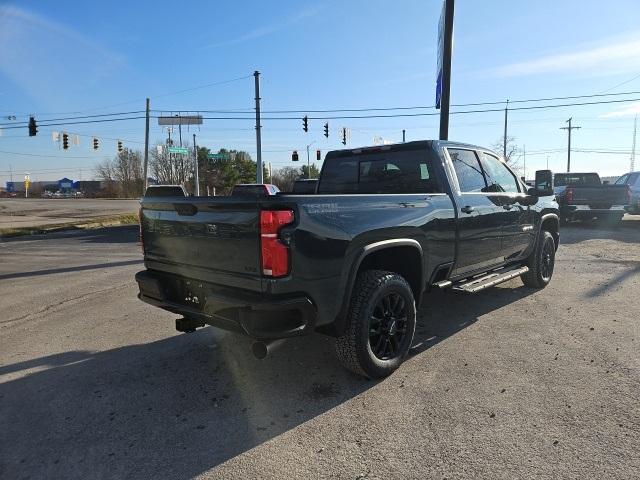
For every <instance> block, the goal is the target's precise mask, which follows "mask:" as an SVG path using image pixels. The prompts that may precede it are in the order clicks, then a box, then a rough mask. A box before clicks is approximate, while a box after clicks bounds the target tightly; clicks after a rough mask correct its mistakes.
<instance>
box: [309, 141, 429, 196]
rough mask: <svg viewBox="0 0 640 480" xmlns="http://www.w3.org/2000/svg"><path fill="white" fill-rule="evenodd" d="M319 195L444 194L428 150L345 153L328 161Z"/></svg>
mask: <svg viewBox="0 0 640 480" xmlns="http://www.w3.org/2000/svg"><path fill="white" fill-rule="evenodd" d="M318 193H442V188H441V187H440V184H439V182H438V180H437V179H436V178H435V174H434V171H433V163H432V161H431V156H430V152H429V151H427V150H396V151H393V150H390V151H380V150H378V149H376V150H372V151H371V152H368V151H367V150H363V151H361V152H360V153H358V152H357V151H354V152H353V153H352V152H345V154H343V156H340V157H333V158H329V159H326V160H325V165H324V168H323V169H322V174H321V178H320V183H319V186H318Z"/></svg>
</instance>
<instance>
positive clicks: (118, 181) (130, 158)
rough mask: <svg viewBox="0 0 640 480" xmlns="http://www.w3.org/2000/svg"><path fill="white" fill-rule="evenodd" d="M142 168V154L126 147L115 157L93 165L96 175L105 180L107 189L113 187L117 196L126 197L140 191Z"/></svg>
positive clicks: (136, 194) (141, 186)
mask: <svg viewBox="0 0 640 480" xmlns="http://www.w3.org/2000/svg"><path fill="white" fill-rule="evenodd" d="M142 170H143V168H142V154H141V153H140V152H139V151H134V150H129V149H126V148H125V149H124V150H123V151H122V152H120V153H118V155H117V156H116V157H115V158H113V159H111V160H104V161H103V162H101V163H99V164H97V165H96V167H95V171H96V176H98V177H99V178H100V179H101V180H103V181H106V182H107V184H108V187H110V188H109V189H112V188H113V190H115V191H116V193H117V195H118V196H121V197H128V198H131V197H135V196H138V195H140V193H141V192H142V188H143V184H144V182H143V171H142ZM114 187H117V188H114Z"/></svg>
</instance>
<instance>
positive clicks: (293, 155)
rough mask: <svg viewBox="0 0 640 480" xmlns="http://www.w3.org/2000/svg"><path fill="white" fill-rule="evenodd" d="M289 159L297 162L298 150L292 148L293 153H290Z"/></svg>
mask: <svg viewBox="0 0 640 480" xmlns="http://www.w3.org/2000/svg"><path fill="white" fill-rule="evenodd" d="M291 161H292V162H297V161H298V151H297V150H294V151H293V153H292V154H291Z"/></svg>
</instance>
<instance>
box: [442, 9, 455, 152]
mask: <svg viewBox="0 0 640 480" xmlns="http://www.w3.org/2000/svg"><path fill="white" fill-rule="evenodd" d="M453 13H454V0H445V4H444V32H443V36H444V38H441V41H442V90H441V94H440V140H449V104H450V103H451V53H452V50H453Z"/></svg>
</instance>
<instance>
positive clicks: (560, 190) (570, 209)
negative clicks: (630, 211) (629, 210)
mask: <svg viewBox="0 0 640 480" xmlns="http://www.w3.org/2000/svg"><path fill="white" fill-rule="evenodd" d="M554 191H555V193H556V198H557V200H558V204H559V205H560V219H561V220H562V222H563V223H568V222H570V221H572V220H578V219H579V220H591V219H593V218H597V219H599V220H603V221H607V222H610V223H617V222H619V221H620V220H621V219H622V217H623V216H624V214H625V208H626V207H627V205H629V203H630V198H629V187H628V186H627V185H607V184H603V183H602V181H601V180H600V176H599V175H598V174H597V173H595V172H588V173H556V174H555V176H554Z"/></svg>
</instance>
